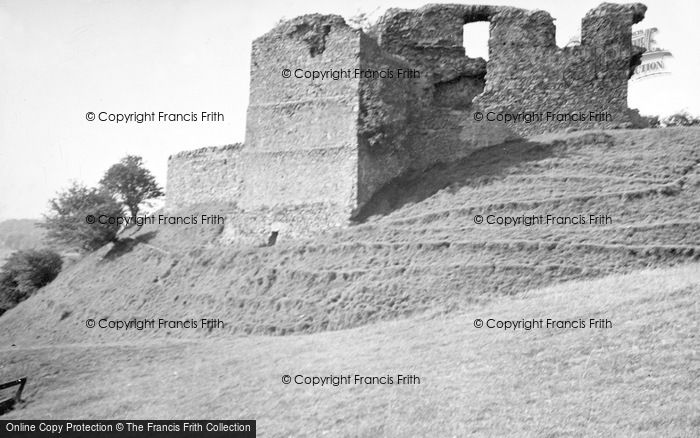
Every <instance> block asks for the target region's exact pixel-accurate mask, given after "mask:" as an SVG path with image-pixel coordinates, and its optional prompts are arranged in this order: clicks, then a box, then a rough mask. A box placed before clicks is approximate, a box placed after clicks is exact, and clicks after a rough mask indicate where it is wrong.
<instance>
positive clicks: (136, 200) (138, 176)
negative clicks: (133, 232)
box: [100, 155, 163, 216]
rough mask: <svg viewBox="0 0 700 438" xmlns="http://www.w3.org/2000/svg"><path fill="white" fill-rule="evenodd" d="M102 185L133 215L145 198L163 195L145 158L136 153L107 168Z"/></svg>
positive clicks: (101, 181) (136, 212)
mask: <svg viewBox="0 0 700 438" xmlns="http://www.w3.org/2000/svg"><path fill="white" fill-rule="evenodd" d="M100 186H101V187H103V188H104V189H105V190H107V191H108V192H109V193H111V194H112V195H113V196H115V197H116V198H117V199H118V200H119V201H120V202H121V203H122V204H124V205H125V206H126V208H128V209H129V212H130V213H131V216H136V215H137V214H138V212H139V204H141V202H143V201H144V200H146V199H150V198H157V197H159V196H163V191H162V190H161V188H160V187H158V184H157V183H156V179H155V178H154V177H153V175H152V174H151V172H150V171H149V170H148V169H146V168H145V167H143V159H142V158H141V157H137V156H135V155H127V156H126V157H124V158H122V159H121V161H119V162H118V163H117V164H115V165H113V166H112V167H110V168H109V169H107V172H105V175H104V176H103V177H102V179H101V180H100Z"/></svg>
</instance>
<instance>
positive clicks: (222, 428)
mask: <svg viewBox="0 0 700 438" xmlns="http://www.w3.org/2000/svg"><path fill="white" fill-rule="evenodd" d="M0 436H2V437H8V438H9V437H27V438H34V437H106V438H126V437H170V438H176V437H208V436H229V437H236V438H254V437H255V420H0Z"/></svg>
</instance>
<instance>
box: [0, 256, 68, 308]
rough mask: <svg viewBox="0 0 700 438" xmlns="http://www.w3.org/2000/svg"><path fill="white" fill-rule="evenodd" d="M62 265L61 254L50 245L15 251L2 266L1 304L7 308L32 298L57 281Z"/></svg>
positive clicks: (0, 281) (0, 276)
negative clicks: (38, 291) (50, 247)
mask: <svg viewBox="0 0 700 438" xmlns="http://www.w3.org/2000/svg"><path fill="white" fill-rule="evenodd" d="M62 266H63V261H62V260H61V256H60V255H58V254H57V253H56V252H54V251H52V250H50V249H41V250H35V249H31V250H24V251H16V252H14V253H12V255H11V256H10V258H9V259H7V261H6V262H5V264H4V265H3V266H2V267H1V268H0V308H2V310H3V311H4V310H6V309H9V308H11V307H14V306H15V305H17V304H18V303H20V302H21V301H24V300H26V299H27V298H29V296H31V294H33V293H34V292H35V291H36V290H37V289H39V288H42V287H44V286H46V285H47V284H49V283H50V282H51V281H53V279H54V278H56V276H57V275H58V273H59V272H61V268H62ZM0 313H1V312H0Z"/></svg>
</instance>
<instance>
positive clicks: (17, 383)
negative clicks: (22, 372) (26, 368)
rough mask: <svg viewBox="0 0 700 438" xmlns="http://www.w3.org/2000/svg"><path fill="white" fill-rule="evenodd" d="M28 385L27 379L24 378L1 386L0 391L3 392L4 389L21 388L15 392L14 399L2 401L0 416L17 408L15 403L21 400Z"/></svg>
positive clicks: (0, 401) (0, 403) (0, 402)
mask: <svg viewBox="0 0 700 438" xmlns="http://www.w3.org/2000/svg"><path fill="white" fill-rule="evenodd" d="M26 383H27V378H26V377H22V378H21V379H17V380H13V381H12V382H7V383H2V384H0V391H2V390H3V389H7V388H12V387H13V386H19V388H17V391H15V395H14V396H13V397H10V398H8V399H5V400H0V415H2V414H4V413H5V412H7V411H9V410H10V409H12V408H13V407H14V406H15V403H17V402H18V401H20V400H21V398H22V390H23V389H24V385H25V384H26Z"/></svg>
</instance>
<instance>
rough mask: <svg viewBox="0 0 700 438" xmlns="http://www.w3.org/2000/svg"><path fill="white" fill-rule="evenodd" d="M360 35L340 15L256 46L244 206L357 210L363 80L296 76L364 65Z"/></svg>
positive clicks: (279, 30)
mask: <svg viewBox="0 0 700 438" xmlns="http://www.w3.org/2000/svg"><path fill="white" fill-rule="evenodd" d="M360 35H361V31H359V30H357V29H352V28H351V27H349V26H347V25H346V24H345V21H344V20H343V18H342V17H339V16H334V15H318V14H314V15H306V16H303V17H297V18H295V19H293V20H289V21H286V22H284V23H282V24H280V25H279V26H277V27H275V28H274V29H273V30H271V31H270V32H268V33H267V34H265V35H263V36H262V37H260V38H258V39H256V40H255V41H254V42H253V50H252V58H251V79H250V104H249V107H248V115H247V124H246V141H245V143H246V150H245V153H244V154H245V156H244V157H243V160H244V161H245V163H246V165H245V167H244V178H245V181H246V191H245V193H244V196H243V198H242V202H241V206H242V207H243V208H245V209H258V208H273V207H274V208H281V207H284V208H288V207H290V206H299V205H304V204H313V203H324V202H325V203H337V204H342V205H344V206H345V207H346V211H343V212H342V214H344V215H345V216H346V217H347V216H348V215H349V213H350V210H352V209H353V208H354V205H355V202H356V197H357V188H356V183H357V171H356V169H357V166H356V162H357V148H358V145H357V118H358V110H359V94H358V87H359V84H358V81H352V80H338V81H333V80H324V81H311V80H310V79H306V78H296V77H295V76H296V75H297V72H298V71H302V72H303V71H324V70H329V69H339V68H355V67H358V66H359V56H358V55H359V46H360V43H359V41H360ZM284 69H289V71H290V74H291V75H292V77H284V76H283V70H284ZM339 214H340V213H339Z"/></svg>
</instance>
